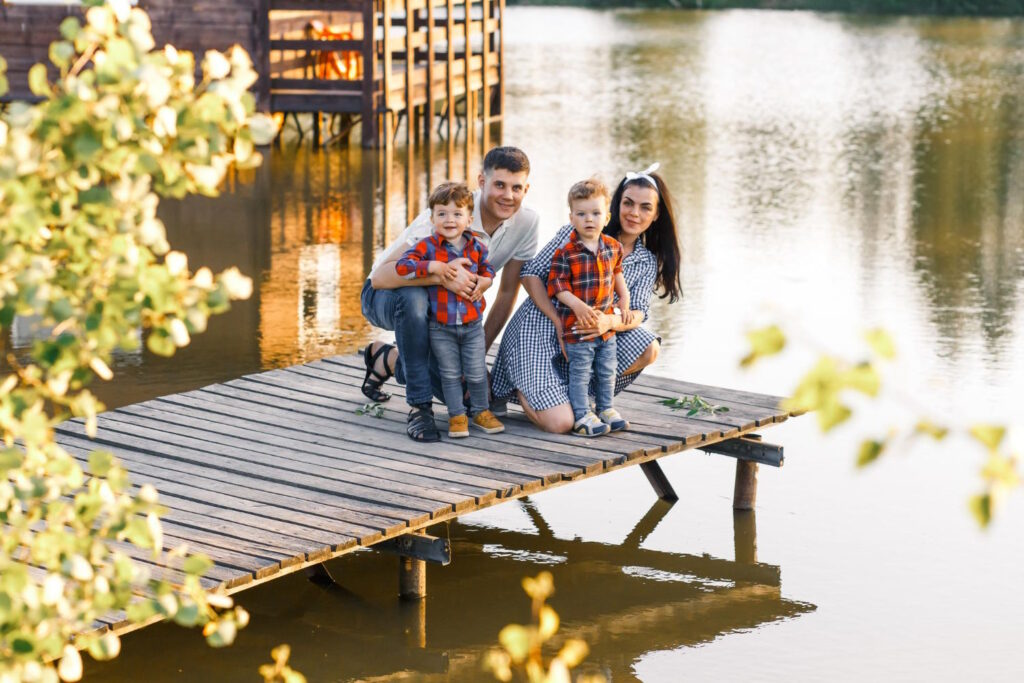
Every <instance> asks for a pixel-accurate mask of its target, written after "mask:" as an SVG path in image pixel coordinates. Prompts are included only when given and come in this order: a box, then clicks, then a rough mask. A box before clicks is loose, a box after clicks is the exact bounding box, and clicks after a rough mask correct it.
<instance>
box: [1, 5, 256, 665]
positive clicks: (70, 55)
mask: <svg viewBox="0 0 1024 683" xmlns="http://www.w3.org/2000/svg"><path fill="white" fill-rule="evenodd" d="M83 4H84V5H85V6H86V9H85V21H84V22H82V21H80V20H79V19H78V18H76V17H68V18H67V19H65V20H64V21H63V22H62V23H61V25H60V36H61V39H60V40H58V41H56V42H54V43H53V44H52V45H51V46H50V51H49V57H50V61H51V62H52V64H53V66H54V67H55V70H56V73H57V77H56V79H55V80H54V81H52V82H51V81H50V73H51V72H50V71H49V70H48V69H47V67H46V66H44V65H42V64H37V65H35V66H33V67H32V68H31V69H30V70H29V74H28V77H29V87H30V89H31V91H32V92H33V94H35V95H36V96H38V97H39V98H40V101H39V103H38V104H27V103H24V102H13V103H11V104H10V105H8V106H7V107H6V109H5V110H4V111H3V112H2V113H0V328H2V329H0V333H2V334H5V335H6V334H7V333H8V331H9V329H10V327H11V326H12V325H13V324H14V321H15V320H16V319H18V318H21V319H36V320H38V321H39V329H40V330H45V331H46V333H45V334H42V335H40V338H39V339H38V340H37V341H35V342H34V344H33V346H32V348H31V351H30V353H29V357H28V358H27V359H25V358H15V357H13V356H11V357H9V358H7V359H6V361H7V363H6V364H7V367H6V368H4V369H3V371H2V373H0V431H2V436H3V444H2V445H0V521H2V522H3V532H2V534H0V679H2V680H44V681H53V680H56V679H57V678H58V677H59V678H60V679H62V680H65V681H74V680H78V679H79V678H80V677H81V674H82V661H81V656H80V654H79V650H80V649H84V650H86V651H88V652H89V653H90V654H91V655H92V656H93V657H96V658H98V659H104V658H110V657H114V656H116V655H117V654H118V652H119V650H120V640H119V639H118V637H117V635H116V634H114V633H112V632H106V633H102V634H101V633H98V632H95V631H92V630H91V629H92V624H93V623H94V622H95V620H96V619H97V618H98V617H100V616H102V615H104V614H108V613H110V612H116V611H118V610H124V611H125V613H126V614H127V618H128V619H129V620H130V621H133V622H136V623H141V622H144V621H147V620H150V619H155V618H165V619H172V620H174V621H176V622H177V623H180V624H184V625H197V626H203V633H204V634H205V636H206V638H207V641H208V642H209V643H210V644H211V645H214V646H217V645H226V644H229V643H230V642H232V640H233V639H234V637H235V633H236V632H237V630H238V629H240V628H242V627H244V626H245V625H246V623H247V621H248V614H247V613H246V612H245V610H243V609H241V608H240V607H236V606H235V605H234V603H233V601H232V599H231V598H230V597H229V596H227V595H226V594H225V593H224V592H223V591H221V592H208V591H206V590H204V589H203V588H202V586H201V585H200V577H201V576H202V574H203V573H204V572H205V571H207V570H208V569H209V568H210V566H212V563H211V562H210V560H209V559H208V558H206V557H204V556H202V555H189V554H188V552H187V550H186V549H185V548H178V549H175V550H172V551H170V552H164V543H163V534H162V530H161V524H160V515H161V513H162V508H161V507H160V505H159V503H158V496H157V492H156V490H155V489H154V488H153V487H152V486H145V485H144V486H141V487H139V488H134V487H133V485H132V483H131V481H130V479H129V476H128V473H127V472H126V471H125V470H124V468H123V467H122V466H121V465H120V463H119V462H118V461H117V459H116V458H114V456H113V455H111V454H110V453H107V452H104V451H96V452H93V453H89V454H87V455H86V454H83V453H80V452H76V453H74V454H73V453H71V452H69V451H67V450H66V449H65V448H63V447H62V446H61V445H60V444H58V443H57V442H56V439H55V427H56V426H57V425H58V424H59V423H61V422H63V421H65V420H67V419H68V418H70V417H80V418H83V419H84V422H85V430H86V433H87V434H88V435H90V436H94V435H95V433H96V429H97V423H96V415H97V413H98V412H99V411H101V410H102V409H103V406H102V405H101V404H100V402H99V401H98V400H97V399H96V398H95V396H94V395H93V394H92V393H91V392H89V390H88V389H87V388H86V387H87V385H88V384H89V383H90V382H91V381H92V380H93V379H94V378H95V377H99V378H100V379H102V380H109V379H111V377H112V376H113V372H112V370H111V369H110V363H111V358H112V355H113V353H114V352H115V351H116V350H119V349H120V350H126V351H134V350H137V349H138V348H139V347H140V346H141V344H142V343H143V340H145V343H146V345H147V347H148V348H149V350H150V351H152V352H153V353H157V354H160V355H165V356H170V355H172V354H173V353H174V352H175V351H176V350H177V349H178V348H181V347H183V346H186V345H187V344H188V343H189V342H190V341H191V337H192V335H195V334H198V333H201V332H203V331H204V330H205V329H206V325H207V321H208V319H209V317H210V316H211V315H215V314H217V313H221V312H223V311H226V310H227V309H228V307H229V305H230V302H231V301H232V300H239V299H246V298H248V297H249V295H250V294H251V292H252V281H251V280H250V279H249V278H247V277H245V276H244V275H242V274H241V273H240V272H239V271H238V269H237V268H230V269H228V270H226V271H224V272H222V273H220V274H217V275H215V274H214V273H212V272H211V271H210V270H209V269H208V268H200V269H198V270H196V271H195V272H192V271H191V270H190V269H189V267H188V259H187V258H186V256H185V255H184V254H182V253H180V252H176V251H171V249H170V245H169V244H168V242H167V239H166V232H165V229H164V225H163V223H162V222H161V221H160V219H159V218H157V207H158V205H159V202H160V197H161V196H172V197H182V196H185V195H187V194H196V193H198V194H206V195H215V194H217V193H218V187H219V185H220V183H221V181H222V180H223V178H224V176H225V174H226V172H227V170H228V169H229V168H231V167H232V166H235V167H238V168H253V167H255V166H257V165H259V163H260V162H261V158H260V155H259V154H258V153H257V152H256V151H255V147H256V146H257V145H260V144H266V143H268V142H269V141H270V138H271V137H272V133H273V124H272V122H271V121H270V120H269V119H268V118H267V117H265V116H262V115H259V114H257V113H255V103H254V100H253V97H252V94H251V93H249V92H248V89H249V87H250V86H251V85H252V84H253V83H254V82H255V80H256V72H255V71H254V69H253V67H252V62H251V60H250V59H249V56H248V55H247V54H246V53H245V51H244V50H241V49H240V48H233V49H231V50H229V51H228V52H227V53H220V52H217V51H213V50H211V51H209V52H207V53H206V54H205V55H204V56H203V58H202V61H201V63H200V71H201V74H202V75H201V78H200V79H199V80H198V82H197V79H196V60H195V58H194V57H193V55H192V54H191V53H188V52H179V51H177V50H175V49H174V48H173V47H170V46H167V47H164V48H163V49H162V50H154V47H155V41H154V39H153V35H152V31H151V24H150V20H149V17H148V15H147V14H146V13H145V12H144V11H143V10H141V9H139V8H137V7H133V6H132V3H131V2H129V0H108V2H98V1H97V0H86V2H84V3H83ZM5 71H6V63H5V62H4V61H3V60H2V59H0V95H3V94H5V93H6V92H7V88H8V84H7V79H6V75H5ZM139 558H147V559H146V561H145V562H142V561H139ZM150 568H152V571H151V570H150Z"/></svg>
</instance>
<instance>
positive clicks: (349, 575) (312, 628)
mask: <svg viewBox="0 0 1024 683" xmlns="http://www.w3.org/2000/svg"><path fill="white" fill-rule="evenodd" d="M519 504H520V505H522V507H523V509H524V510H525V511H526V512H527V514H528V515H529V516H530V519H531V520H532V522H533V525H534V526H535V527H536V530H537V531H536V532H533V533H530V532H522V531H510V530H505V529H495V528H491V527H482V526H475V525H472V524H466V523H460V522H454V523H452V525H451V527H450V529H449V531H450V536H451V543H452V555H453V559H454V561H453V562H452V563H451V564H450V565H448V566H446V567H444V569H443V570H440V569H438V570H436V571H434V572H433V573H432V574H431V579H430V583H431V591H430V593H429V594H428V596H427V598H426V599H425V600H420V601H417V602H414V603H398V602H395V600H394V597H393V593H391V592H390V590H389V587H390V586H391V584H390V582H382V581H381V580H380V574H381V573H382V572H384V573H387V574H389V575H390V574H391V573H392V572H393V571H394V564H393V558H392V557H390V556H388V555H385V554H381V553H356V554H354V555H346V556H343V557H341V558H339V559H337V560H335V561H333V562H332V563H331V565H330V566H331V571H332V573H333V574H334V575H335V576H336V577H337V578H338V580H339V583H340V586H337V585H335V586H330V587H329V588H321V587H319V586H316V585H314V584H312V583H309V582H306V581H305V580H304V579H302V578H301V576H293V577H288V578H286V579H283V580H282V581H281V582H279V583H275V584H274V587H273V588H271V587H269V586H266V587H263V588H259V589H255V590H253V591H251V592H249V593H247V594H246V595H245V596H244V597H243V598H242V600H241V603H242V604H243V605H245V606H246V607H247V608H248V609H249V610H250V611H251V612H252V614H253V619H252V622H251V624H250V626H249V627H248V628H247V629H246V631H245V632H244V633H243V635H242V637H241V638H240V639H239V642H238V644H236V646H235V648H232V650H237V649H238V648H240V647H241V648H245V651H251V652H258V653H259V655H256V656H257V659H256V660H254V661H262V660H261V659H259V657H265V652H264V650H269V648H271V647H273V646H274V645H275V644H276V643H278V642H280V640H281V638H282V635H281V634H282V632H287V633H288V634H289V635H288V636H287V637H288V638H289V639H290V642H291V644H292V650H293V658H294V663H295V665H296V666H298V667H299V668H300V669H301V670H302V671H303V672H304V673H305V674H306V675H307V676H308V677H309V680H311V681H312V680H339V681H342V680H393V679H395V678H399V679H401V680H409V679H413V680H444V681H478V680H482V676H483V674H482V673H481V671H480V661H481V659H480V658H481V657H482V656H483V654H484V653H485V652H486V651H487V650H488V649H489V648H491V647H493V646H495V645H496V644H497V635H498V631H499V630H500V629H501V628H502V627H503V626H504V625H505V624H508V623H513V622H516V623H525V622H526V621H528V620H529V600H528V598H527V597H526V595H525V594H524V593H523V591H522V589H521V587H520V581H521V579H522V578H523V577H524V576H527V575H534V574H536V573H537V572H538V571H540V570H542V569H544V570H547V571H550V572H551V573H552V574H553V575H554V579H555V589H556V590H555V595H554V597H553V598H552V599H551V601H550V602H551V604H552V606H554V607H555V609H556V610H557V611H558V613H559V615H560V617H561V622H562V626H561V630H560V633H559V635H558V638H563V637H579V638H583V639H585V640H586V641H587V643H588V644H589V646H590V649H591V654H590V655H589V656H588V658H587V660H586V663H585V666H584V667H583V669H581V670H584V669H586V667H587V666H589V667H591V669H590V670H593V669H596V668H599V669H600V670H602V671H603V672H604V673H605V674H606V675H608V676H609V677H610V680H612V681H623V680H634V675H633V672H632V671H633V666H634V664H635V663H636V661H637V660H638V659H639V658H640V657H642V656H643V655H645V654H646V653H650V652H655V651H659V650H669V649H676V648H680V647H687V646H695V645H699V644H701V643H707V642H710V641H712V640H714V639H716V638H718V637H720V636H722V635H726V634H729V633H733V632H737V631H745V630H750V629H754V628H758V627H760V626H763V625H765V624H769V623H772V622H776V621H781V620H785V619H790V618H793V617H797V616H799V615H802V614H806V613H807V612H810V611H813V610H814V609H815V607H814V605H810V604H808V603H804V602H799V601H796V600H791V599H787V598H784V597H783V596H782V592H781V570H780V568H779V567H777V566H773V565H770V564H764V563H759V562H757V548H756V546H757V539H756V525H755V517H754V513H753V512H736V513H734V515H735V516H734V542H735V548H736V550H735V558H734V559H732V560H728V559H723V558H716V557H711V556H709V555H693V554H678V553H672V552H664V551H659V550H651V549H647V548H644V547H643V545H644V541H645V539H646V538H648V536H650V534H651V533H653V531H654V530H655V528H656V527H657V526H658V524H659V523H660V522H661V520H662V519H663V518H664V517H665V515H666V514H667V513H668V511H669V510H670V509H671V505H670V504H669V503H665V502H663V501H657V502H655V503H654V505H653V506H652V507H651V509H650V511H649V512H648V513H647V514H646V515H644V517H643V518H642V519H640V521H639V522H638V523H637V524H636V526H635V527H634V528H633V530H632V531H631V532H630V533H629V534H628V535H627V537H626V538H625V539H624V540H623V541H622V542H621V543H618V544H604V543H597V542H592V541H583V540H579V539H571V540H570V539H563V538H557V537H556V536H555V535H554V533H553V532H552V531H551V529H550V528H549V527H548V525H547V523H546V522H545V520H544V518H543V517H542V516H541V514H540V512H539V511H538V510H537V509H536V507H534V506H533V504H532V502H531V501H530V499H525V500H523V501H521V503H519ZM434 532H435V533H440V532H439V530H438V528H435V529H434ZM440 535H443V534H440ZM282 588H283V589H282ZM132 638H133V639H134V638H137V639H140V640H144V639H146V638H158V639H160V642H165V641H166V640H168V639H169V640H170V641H171V642H169V643H168V645H169V646H173V645H174V644H175V643H176V642H178V640H179V639H180V641H181V642H182V644H183V646H186V647H188V650H189V651H190V652H192V653H194V655H195V659H194V660H193V658H192V657H191V656H190V657H189V658H188V659H189V664H188V666H189V667H192V666H194V667H195V668H194V669H192V672H193V673H194V674H196V675H200V676H201V675H204V674H209V673H211V672H218V673H219V671H218V669H220V668H221V667H223V668H225V669H226V670H228V671H238V670H239V669H240V668H244V667H241V665H240V664H238V663H237V662H232V661H225V659H224V658H225V656H227V657H229V658H230V657H231V656H232V655H231V653H230V652H228V653H225V652H211V651H209V650H208V649H203V648H202V646H198V647H196V646H193V645H185V643H186V642H187V640H186V639H187V638H189V635H188V634H187V633H183V632H182V631H181V629H176V628H175V627H174V626H170V625H161V626H157V627H153V628H151V629H147V630H145V631H143V632H141V633H140V634H138V635H134V636H132ZM196 645H198V644H196ZM146 649H147V648H146V647H145V646H142V644H141V643H136V646H135V647H126V648H125V651H124V653H123V654H122V655H121V657H120V658H119V659H118V660H116V661H114V662H111V663H110V664H109V665H106V666H104V667H103V669H104V674H105V676H106V678H108V679H110V680H114V679H116V678H118V677H120V678H123V679H124V680H130V679H131V677H132V676H133V675H135V674H136V673H137V672H142V671H149V669H147V668H146V667H147V666H148V665H149V664H150V662H148V661H146V659H145V657H144V656H143V655H142V654H141V653H143V651H145V650H146ZM136 653H139V654H136ZM189 671H190V669H189V668H185V669H183V670H182V671H175V672H174V673H173V675H172V674H171V673H167V674H165V677H166V679H167V680H171V678H172V677H173V679H174V680H180V679H181V677H182V676H183V675H187V674H188V673H189ZM241 673H244V674H249V673H251V672H250V671H239V675H237V679H238V680H245V677H244V676H242V675H240V674H241ZM152 674H153V675H157V676H159V675H161V674H159V672H152ZM151 680H153V681H154V683H158V681H160V680H164V679H162V678H156V679H151ZM223 680H235V678H233V677H232V676H231V675H226V676H225V677H224V678H223Z"/></svg>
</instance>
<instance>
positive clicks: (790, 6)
mask: <svg viewBox="0 0 1024 683" xmlns="http://www.w3.org/2000/svg"><path fill="white" fill-rule="evenodd" d="M508 4H509V5H519V6H549V7H550V6H563V7H590V8H594V9H599V8H608V9H612V8H617V9H622V8H631V9H641V8H643V9H705V10H717V9H773V10H811V11H818V12H847V13H850V14H905V15H915V14H919V15H933V16H991V17H1011V16H1024V0H637V1H635V2H626V1H625V0H508Z"/></svg>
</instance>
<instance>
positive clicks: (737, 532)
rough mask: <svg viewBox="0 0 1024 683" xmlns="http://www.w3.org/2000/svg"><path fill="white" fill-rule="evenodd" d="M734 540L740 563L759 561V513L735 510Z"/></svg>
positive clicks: (733, 518) (733, 514)
mask: <svg viewBox="0 0 1024 683" xmlns="http://www.w3.org/2000/svg"><path fill="white" fill-rule="evenodd" d="M732 541H733V548H734V549H735V557H736V561H737V562H739V563H740V564H756V563H757V513H756V512H754V511H753V510H733V512H732Z"/></svg>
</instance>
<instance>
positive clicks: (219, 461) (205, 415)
mask: <svg viewBox="0 0 1024 683" xmlns="http://www.w3.org/2000/svg"><path fill="white" fill-rule="evenodd" d="M362 375H363V370H362V360H361V358H360V357H358V356H344V357H334V358H328V359H324V360H320V361H315V362H312V363H308V364H305V365H299V366H295V367H290V368H285V369H280V370H272V371H269V372H262V373H258V374H254V375H249V376H245V377H242V378H240V379H237V380H233V381H230V382H226V383H223V384H216V385H211V386H208V387H205V388H203V389H199V390H196V391H190V392H185V393H182V394H175V395H170V396H164V397H161V398H157V399H153V400H151V401H146V402H144V403H140V404H136V405H131V406H126V407H124V408H120V409H118V410H114V411H110V412H107V413H104V414H103V415H101V416H100V418H99V433H98V435H97V437H96V439H95V440H90V439H88V438H87V437H86V435H85V430H84V426H83V425H82V424H81V422H79V421H71V422H67V423H64V424H63V425H60V426H59V427H58V441H59V442H60V443H61V444H62V445H63V446H64V447H65V448H67V449H68V450H69V451H70V452H72V453H73V454H75V455H76V456H77V457H78V458H80V459H81V460H82V462H83V463H86V462H87V456H88V453H89V452H90V451H92V450H95V449H97V448H103V449H107V450H110V451H112V452H114V453H115V454H116V455H117V456H118V457H119V458H121V460H122V461H123V462H124V464H125V466H126V467H127V468H128V469H129V471H131V472H132V474H133V479H134V480H135V481H136V482H138V483H145V482H148V483H152V484H153V485H155V486H156V487H157V488H158V489H159V491H160V500H161V503H162V504H163V505H164V506H166V507H167V509H168V511H167V514H166V516H165V517H164V518H163V526H164V535H165V537H166V540H165V545H166V546H167V547H168V548H170V547H174V546H176V545H179V544H180V543H182V542H187V543H188V545H189V547H190V548H192V549H194V550H196V551H200V552H204V553H206V554H207V555H209V556H210V558H211V559H213V560H214V562H215V563H216V566H215V567H214V568H213V569H212V570H211V571H210V572H208V573H207V575H206V577H205V578H204V582H205V584H206V585H208V586H211V587H212V586H216V585H223V586H224V587H225V588H227V589H228V591H229V592H235V591H238V590H243V589H245V588H249V587H251V586H254V585H256V584H258V583H262V582H265V581H268V580H271V579H274V578H276V577H278V576H281V575H283V574H285V573H290V572H293V571H296V570H298V569H301V568H304V567H307V566H310V565H314V564H318V563H321V562H323V561H325V560H327V559H330V558H332V557H336V556H338V555H341V554H344V553H346V552H350V551H352V550H355V549H357V548H360V547H367V546H373V545H374V544H376V543H379V542H381V541H383V540H386V539H389V538H394V537H397V536H400V535H402V534H405V533H408V532H411V531H415V530H417V529H421V528H424V527H427V526H429V525H432V524H436V523H438V522H442V521H445V520H450V519H453V518H456V517H458V516H460V515H463V514H466V513H468V512H472V511H474V510H479V509H482V508H485V507H489V506H491V505H496V504H498V503H501V502H504V501H507V500H510V499H513V498H517V497H521V496H525V495H529V494H532V493H536V492H539V491H542V490H546V489H549V488H553V487H555V486H560V485H563V484H566V483H568V482H572V481H576V480H579V479H584V478H587V477H592V476H597V475H599V474H603V473H605V472H609V471H612V470H615V469H619V468H622V467H628V466H631V465H637V464H643V463H647V462H650V461H652V460H654V459H656V458H659V457H661V456H664V455H667V454H670V453H675V452H678V451H681V450H685V449H692V448H702V447H707V446H710V445H712V444H715V443H718V442H721V441H724V440H728V439H733V438H735V437H738V436H741V435H743V434H747V433H749V432H752V431H754V430H758V429H763V428H764V427H766V426H769V425H772V424H775V423H779V422H782V421H784V420H786V419H787V418H788V417H789V416H790V414H789V413H788V412H786V411H785V410H782V409H781V408H779V407H778V403H779V397H775V396H767V395H762V394H754V393H749V392H742V391H733V390H728V389H721V388H717V387H711V386H703V385H696V384H691V383H687V382H680V381H675V380H669V379H665V378H659V377H654V376H650V375H643V376H641V378H640V379H639V380H638V381H637V382H635V383H634V384H633V386H632V387H630V388H629V389H628V390H626V391H625V392H623V393H622V394H620V395H619V397H617V399H616V402H617V403H616V404H617V406H618V407H619V408H620V410H621V411H622V412H623V414H624V415H626V416H627V417H628V419H629V420H630V421H631V423H632V430H631V431H629V432H620V433H617V434H613V435H610V436H606V437H601V438H598V439H589V440H584V439H581V438H580V437H575V436H571V435H553V434H546V433H543V432H540V431H538V430H536V429H535V428H533V427H532V426H531V425H530V424H529V423H528V422H527V421H526V420H525V418H524V417H523V415H522V413H521V412H520V411H519V410H518V408H517V407H515V406H511V405H510V413H509V416H508V418H506V419H505V420H504V422H505V424H506V427H507V429H506V431H505V432H504V433H502V434H495V435H484V434H481V433H477V432H473V434H472V436H471V437H470V438H467V439H459V440H447V439H445V440H444V441H442V442H440V443H434V444H415V443H413V442H412V441H410V440H409V439H408V438H407V437H406V435H405V412H406V405H405V403H404V401H403V400H402V399H403V395H402V390H401V387H396V386H395V385H394V383H391V384H389V386H388V389H389V390H395V391H394V396H393V398H392V400H391V402H390V403H388V404H384V406H385V413H384V415H383V417H381V418H374V417H371V416H368V415H357V414H356V413H355V410H356V409H357V408H359V407H360V406H362V405H364V403H365V399H364V397H363V396H362V394H361V393H360V391H359V388H358V386H359V383H360V381H361V379H362ZM692 394H699V395H700V396H702V397H703V398H705V399H707V400H708V401H710V402H712V403H715V404H720V405H723V406H727V407H728V408H729V412H727V413H723V414H717V415H713V416H712V415H703V416H694V417H690V418H687V417H683V414H682V413H681V412H679V411H674V410H672V409H671V408H669V407H666V406H663V405H661V404H659V403H658V399H660V398H664V397H674V396H681V395H692ZM438 416H439V418H443V416H444V411H443V408H442V409H441V410H440V411H438ZM135 556H136V559H137V560H138V561H139V562H141V563H148V562H150V560H149V559H148V557H147V556H146V555H145V554H144V553H136V554H135ZM151 568H152V569H153V570H154V571H155V572H159V573H162V574H164V575H165V576H167V577H168V578H171V579H175V578H180V577H178V576H176V574H177V572H176V571H175V570H174V569H170V568H166V567H155V566H154V567H151ZM104 623H106V625H107V626H109V627H110V628H113V629H115V630H117V631H118V632H126V631H129V630H132V629H133V628H135V627H134V626H133V625H131V624H130V623H128V622H126V621H124V620H123V619H122V618H121V615H112V616H111V617H109V618H108V619H106V620H104Z"/></svg>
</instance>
